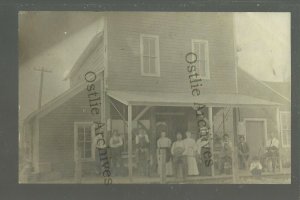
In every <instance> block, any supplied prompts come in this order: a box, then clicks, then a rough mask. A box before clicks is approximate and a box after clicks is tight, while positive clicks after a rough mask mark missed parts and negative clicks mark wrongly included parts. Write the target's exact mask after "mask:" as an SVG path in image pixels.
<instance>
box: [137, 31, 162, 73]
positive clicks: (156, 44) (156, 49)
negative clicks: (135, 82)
mask: <svg viewBox="0 0 300 200" xmlns="http://www.w3.org/2000/svg"><path fill="white" fill-rule="evenodd" d="M144 37H152V38H155V53H156V56H157V60H156V63H155V67H156V69H155V71H156V73H145V72H144V66H143V63H144V62H143V61H144V58H143V57H144V54H143V53H144V52H143V51H144V45H143V38H144ZM140 57H141V74H142V76H155V77H159V76H160V58H159V37H158V35H150V34H140Z"/></svg>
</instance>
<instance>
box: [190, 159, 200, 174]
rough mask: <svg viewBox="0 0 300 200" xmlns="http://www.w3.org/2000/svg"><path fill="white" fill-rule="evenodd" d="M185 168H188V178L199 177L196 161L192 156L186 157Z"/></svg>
mask: <svg viewBox="0 0 300 200" xmlns="http://www.w3.org/2000/svg"><path fill="white" fill-rule="evenodd" d="M187 167H188V175H190V176H195V175H199V171H198V166H197V161H196V158H195V157H194V156H187Z"/></svg>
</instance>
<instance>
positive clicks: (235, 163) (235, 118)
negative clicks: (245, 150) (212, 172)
mask: <svg viewBox="0 0 300 200" xmlns="http://www.w3.org/2000/svg"><path fill="white" fill-rule="evenodd" d="M232 114H233V148H232V154H231V155H232V178H233V183H236V182H237V180H238V178H239V176H238V175H239V174H238V156H237V151H238V149H237V143H238V132H237V131H238V130H237V126H238V114H237V108H236V107H234V108H233V113H232Z"/></svg>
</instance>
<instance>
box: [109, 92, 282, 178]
mask: <svg viewBox="0 0 300 200" xmlns="http://www.w3.org/2000/svg"><path fill="white" fill-rule="evenodd" d="M194 103H199V104H203V105H205V108H203V110H202V111H203V113H204V116H205V118H206V119H207V121H208V124H209V127H210V129H209V133H210V148H211V152H212V160H213V165H212V166H210V169H209V171H210V172H209V173H207V172H206V173H204V172H201V171H200V172H199V176H193V177H188V179H191V180H192V179H196V180H197V179H199V180H200V179H203V178H214V179H215V178H220V177H224V178H225V177H230V178H232V179H233V181H234V182H235V180H236V179H238V178H239V176H240V177H242V176H249V175H250V173H249V171H248V170H247V169H244V170H240V169H239V164H238V162H239V160H238V156H237V151H238V149H237V144H238V137H239V136H240V135H244V136H245V137H246V138H247V142H248V143H249V146H252V148H250V149H252V150H250V157H253V156H255V155H260V154H262V153H263V151H264V147H265V146H266V143H267V140H268V138H269V136H268V133H269V132H272V133H273V132H274V133H276V134H277V138H280V125H279V106H280V105H279V104H278V103H274V102H270V101H266V100H262V99H257V98H254V97H250V96H245V95H239V94H203V95H200V96H198V97H193V96H192V95H191V94H184V93H167V92H166V93H157V92H133V91H107V104H106V108H107V109H108V110H107V111H106V120H107V126H108V127H107V128H108V135H107V137H108V138H109V137H110V136H111V135H110V134H111V132H112V130H116V129H117V130H118V131H119V132H120V133H121V136H122V137H123V139H124V147H123V152H122V159H123V161H124V167H125V169H126V172H125V173H124V174H123V176H126V177H127V176H128V178H129V181H130V182H135V179H137V178H138V177H140V174H138V169H137V162H138V161H137V157H136V145H135V136H136V134H137V131H138V129H144V130H145V131H146V133H147V135H148V136H149V140H150V145H149V152H150V158H149V163H148V169H147V175H146V176H144V178H146V179H147V177H148V178H150V177H151V178H160V180H161V182H170V181H171V182H172V180H173V177H172V176H170V177H162V175H160V174H159V173H158V172H157V171H158V159H157V140H158V138H159V135H160V132H161V131H165V132H167V137H168V138H170V139H171V141H172V142H174V141H175V140H176V137H175V136H176V133H177V132H180V133H182V134H184V133H185V132H186V131H190V132H191V133H192V137H193V138H194V139H195V140H197V137H198V132H199V127H198V126H197V119H196V112H195V110H194V109H193V106H194ZM253 109H254V110H253ZM256 110H258V111H256ZM259 110H260V111H261V110H263V113H260V112H259ZM250 113H251V114H250ZM269 115H270V116H269ZM225 133H226V134H228V135H229V138H230V140H231V142H232V144H233V154H232V163H231V166H232V167H231V171H230V172H227V173H224V172H222V170H221V168H220V165H221V163H220V162H221V161H220V154H221V151H222V150H221V142H222V136H223V135H224V134H225ZM257 137H258V138H257ZM284 172H285V170H283V167H282V162H281V159H279V166H278V169H277V171H276V173H284ZM266 174H267V173H266Z"/></svg>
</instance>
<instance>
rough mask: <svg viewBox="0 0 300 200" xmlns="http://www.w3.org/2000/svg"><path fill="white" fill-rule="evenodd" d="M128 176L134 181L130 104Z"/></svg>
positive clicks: (129, 112)
mask: <svg viewBox="0 0 300 200" xmlns="http://www.w3.org/2000/svg"><path fill="white" fill-rule="evenodd" d="M128 175H129V180H130V181H132V105H130V104H128Z"/></svg>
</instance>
